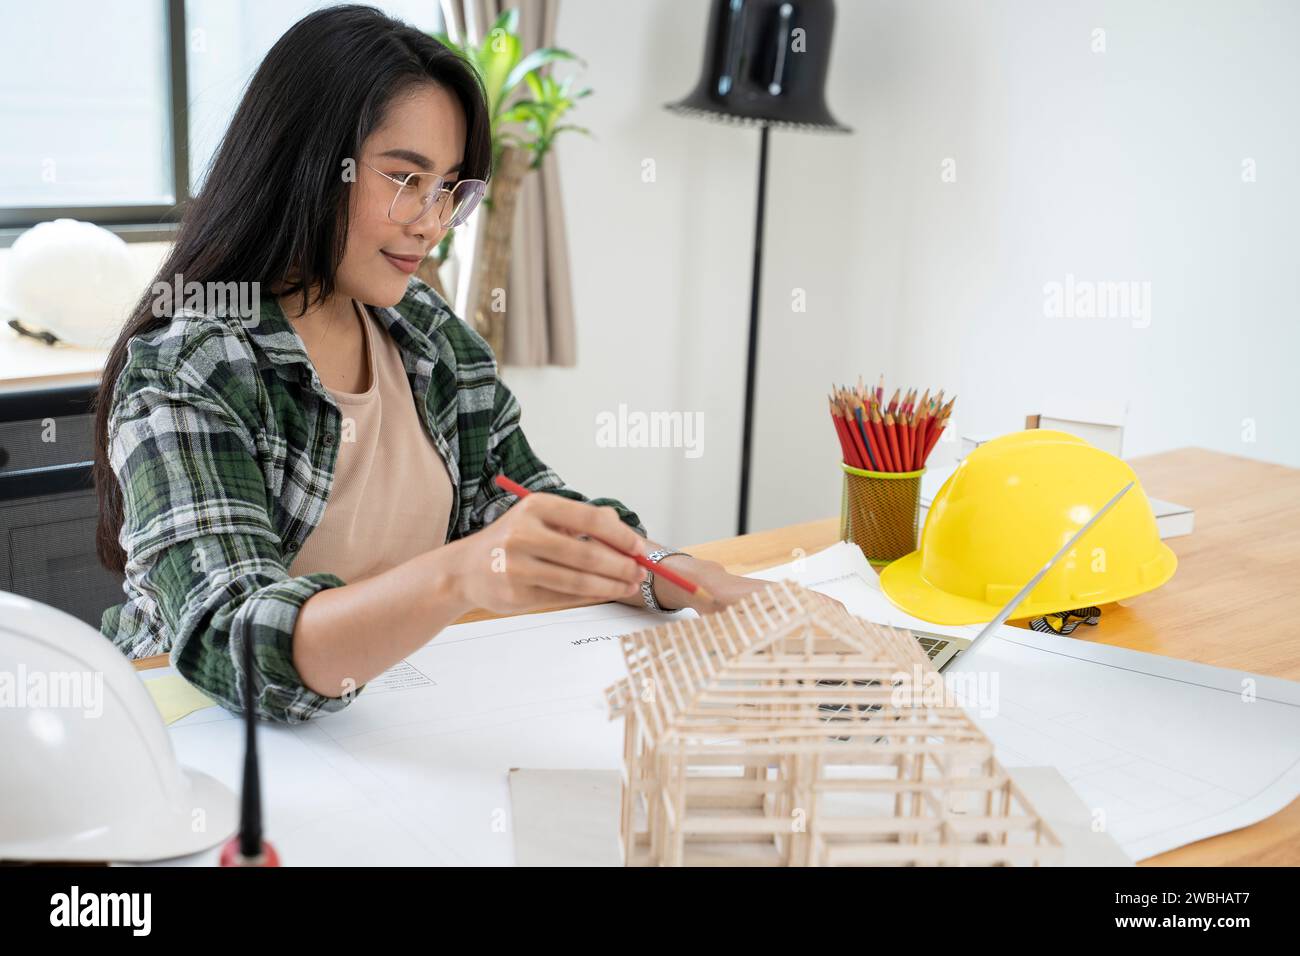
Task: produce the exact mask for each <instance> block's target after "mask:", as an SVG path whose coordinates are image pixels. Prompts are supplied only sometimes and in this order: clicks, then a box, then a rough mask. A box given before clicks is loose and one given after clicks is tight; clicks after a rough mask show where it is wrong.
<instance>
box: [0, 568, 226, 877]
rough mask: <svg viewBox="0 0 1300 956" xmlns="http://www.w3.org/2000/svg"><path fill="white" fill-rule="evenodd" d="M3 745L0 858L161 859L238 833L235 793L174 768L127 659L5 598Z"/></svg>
mask: <svg viewBox="0 0 1300 956" xmlns="http://www.w3.org/2000/svg"><path fill="white" fill-rule="evenodd" d="M0 740H2V741H4V750H5V758H6V759H5V768H4V772H3V773H0V807H2V808H3V810H2V811H0V860H68V861H97V860H119V861H144V860H159V859H165V858H169V857H175V856H184V855H187V854H191V853H197V852H199V851H201V850H205V849H207V848H209V847H212V846H215V845H216V844H218V843H220V842H221V841H222V840H224V839H225V838H226V837H228V836H229V835H230V834H231V833H233V832H234V831H235V829H236V825H237V819H238V804H237V801H236V799H235V795H234V794H233V793H232V792H231V791H230V789H229V788H228V787H226V786H225V785H223V784H221V783H219V782H218V781H217V780H215V779H213V778H212V777H209V776H208V775H207V774H204V773H198V772H197V771H194V770H183V769H182V768H181V767H180V766H179V765H178V764H177V762H176V754H175V752H174V751H173V750H172V745H171V738H169V737H168V735H167V728H166V726H165V725H164V723H163V719H162V715H161V714H160V713H159V712H158V708H157V707H155V706H154V703H153V699H152V698H151V697H150V696H149V692H148V691H147V690H146V689H145V686H144V683H143V682H142V681H141V680H140V678H139V676H138V675H137V674H136V672H135V670H134V669H133V668H132V667H131V665H130V664H129V663H127V660H126V658H125V657H124V656H123V655H122V653H121V651H119V650H118V649H117V648H116V647H114V646H113V644H112V642H111V641H109V640H108V639H107V638H106V637H104V636H103V635H102V634H100V633H99V631H97V630H95V629H94V628H92V627H90V626H89V625H88V624H86V623H84V622H82V621H79V620H77V619H76V618H75V617H72V616H71V615H70V614H65V613H64V612H63V611H59V610H56V609H55V608H52V607H49V606H47V605H44V604H40V603H38V602H36V601H32V600H29V599H27V598H24V597H21V596H19V595H17V594H10V593H9V592H7V591H0Z"/></svg>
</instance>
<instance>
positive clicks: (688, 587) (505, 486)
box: [494, 475, 715, 601]
mask: <svg viewBox="0 0 1300 956" xmlns="http://www.w3.org/2000/svg"><path fill="white" fill-rule="evenodd" d="M494 480H495V481H496V484H497V487H498V488H501V489H502V490H504V491H508V492H510V493H511V494H512V495H515V496H517V497H519V498H526V497H528V496H529V495H530V494H532V492H531V491H529V490H528V489H527V488H525V487H524V486H523V485H521V484H518V483H516V482H513V481H511V480H510V479H509V478H507V477H506V476H505V475H497V476H496V478H495V479H494ZM592 540H593V541H600V538H597V537H594V536H592ZM600 543H601V544H603V545H606V546H607V547H610V548H614V545H612V544H610V543H609V542H608V541H600ZM614 550H615V551H617V552H618V553H619V554H629V552H627V551H624V550H623V549H622V548H614ZM629 557H631V558H632V559H633V560H634V561H636V563H637V564H639V565H641V567H643V568H647V569H648V570H651V571H653V572H654V573H655V574H657V575H659V576H660V577H663V578H666V579H667V580H669V581H671V582H672V583H673V584H675V585H677V586H678V587H679V588H681V589H682V590H683V591H686V592H687V593H689V594H698V595H699V596H700V597H702V598H706V599H707V600H709V601H713V600H715V599H714V597H713V595H712V594H711V593H709V591H708V589H707V588H705V587H704V586H703V585H700V584H696V583H695V582H694V581H689V580H687V579H686V578H684V577H682V576H681V575H680V574H678V573H677V572H676V571H673V570H670V569H669V568H666V567H664V566H663V565H662V564H655V563H654V562H653V561H651V560H650V559H649V558H647V557H646V556H645V555H644V554H641V553H640V552H639V551H634V552H631V553H630V554H629Z"/></svg>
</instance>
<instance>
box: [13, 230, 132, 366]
mask: <svg viewBox="0 0 1300 956" xmlns="http://www.w3.org/2000/svg"><path fill="white" fill-rule="evenodd" d="M70 280H71V281H70ZM144 284H145V283H144V282H143V281H142V279H141V276H140V275H139V270H138V269H137V268H136V267H135V265H134V263H133V261H132V259H131V255H130V253H129V252H128V251H127V247H126V243H125V242H123V241H122V239H121V238H120V237H119V236H116V235H114V234H113V233H111V232H109V231H108V230H107V229H105V228H103V227H102V226H97V225H95V224H94V223H91V222H82V221H81V220H78V219H55V220H54V221H52V222H42V223H37V224H36V225H35V226H33V227H32V228H30V229H28V230H27V231H26V232H24V233H23V234H22V235H20V236H19V237H18V238H17V239H15V240H14V243H13V246H12V248H10V250H9V255H8V259H7V262H6V264H5V270H4V276H3V283H2V287H0V303H2V304H3V309H4V311H5V312H6V313H7V314H4V315H3V316H2V317H0V326H2V325H4V324H5V323H6V322H8V320H9V319H10V318H16V319H18V320H19V321H21V322H22V324H23V325H24V327H27V328H29V329H32V330H33V331H36V330H44V331H46V332H50V333H52V334H53V335H55V336H56V337H58V338H59V339H60V340H61V341H63V342H66V343H67V344H69V345H76V346H80V347H81V348H98V349H104V348H108V347H109V346H110V345H112V343H113V337H114V336H115V335H116V334H117V331H118V329H119V328H121V326H122V323H123V322H125V321H126V318H127V316H128V314H129V313H130V311H131V307H132V306H133V305H135V301H136V299H138V298H139V297H140V294H141V293H142V292H143V291H144Z"/></svg>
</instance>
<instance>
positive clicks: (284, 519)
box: [101, 279, 645, 722]
mask: <svg viewBox="0 0 1300 956" xmlns="http://www.w3.org/2000/svg"><path fill="white" fill-rule="evenodd" d="M371 311H372V312H373V313H374V314H375V315H376V316H377V317H378V319H379V320H380V321H381V322H382V323H383V324H384V325H385V326H386V327H387V328H388V332H389V334H390V335H391V336H392V338H393V340H394V342H395V343H396V344H397V346H398V348H399V350H400V351H401V353H402V360H403V363H404V364H405V366H406V374H407V378H408V379H409V381H410V384H411V392H412V395H413V396H414V400H415V405H416V408H417V410H418V411H419V415H420V420H421V421H422V423H423V424H424V427H425V429H426V430H427V432H428V433H429V435H430V436H432V438H433V441H434V443H435V444H436V445H437V447H438V451H439V452H440V453H441V454H442V457H443V458H444V460H445V461H446V463H447V470H448V472H449V473H450V475H451V480H452V490H453V499H452V512H451V516H450V518H449V520H448V528H447V540H448V541H452V540H455V539H457V538H462V537H464V536H465V535H468V534H472V533H473V532H475V531H477V530H479V529H481V528H482V527H484V526H485V525H487V524H489V523H491V522H492V521H494V520H496V519H497V518H498V517H500V516H501V514H503V513H504V512H505V511H506V509H507V508H508V507H509V506H510V505H511V504H512V503H513V502H514V500H515V499H514V497H513V496H511V495H509V494H507V493H506V492H504V491H502V490H501V489H499V488H498V487H497V486H496V484H495V483H494V482H493V481H492V478H493V477H494V476H495V475H498V474H505V475H507V476H509V477H510V478H513V479H514V480H515V481H518V482H519V483H520V484H522V485H524V486H525V487H527V488H529V489H531V490H535V491H541V490H544V491H550V492H553V493H556V494H560V495H563V496H565V497H567V498H572V499H574V500H577V501H587V500H590V501H591V502H592V504H598V505H611V506H613V507H614V508H615V509H617V511H618V512H619V515H620V516H621V517H622V519H623V521H624V522H626V523H627V524H628V525H630V526H631V527H633V528H635V529H636V530H637V532H638V533H640V534H642V535H644V534H645V528H644V527H642V525H641V522H640V519H639V518H638V517H637V516H636V515H635V514H634V513H633V512H631V511H629V510H628V509H627V508H626V507H625V506H624V505H622V504H621V503H620V502H618V501H615V500H613V499H610V498H595V499H587V498H586V497H584V496H583V495H581V494H579V493H578V492H576V491H574V490H573V489H571V488H567V487H566V486H565V484H564V482H563V481H562V480H561V479H560V477H559V475H557V474H556V473H555V472H554V471H552V470H551V469H550V468H548V467H547V466H546V465H545V464H543V463H542V462H541V461H540V460H538V458H537V456H536V455H535V454H533V450H532V449H531V448H530V447H529V445H528V440H527V439H526V438H525V437H524V433H523V431H522V430H521V429H520V427H519V414H520V413H519V403H518V402H517V401H516V400H515V397H514V395H512V394H511V392H510V390H509V389H508V388H506V386H505V385H504V384H502V382H501V379H500V378H499V377H498V375H497V363H496V359H495V357H494V356H493V354H492V351H491V349H490V348H489V347H488V344H487V342H486V341H484V339H483V338H482V337H481V336H480V335H478V334H477V333H476V332H475V331H474V330H473V329H471V328H470V327H469V326H468V325H466V324H465V323H464V322H462V321H461V320H460V319H459V318H457V317H456V316H455V315H454V314H453V313H452V312H451V310H450V309H449V308H448V307H447V304H446V303H445V302H444V301H443V300H442V299H441V298H440V297H439V296H438V295H437V294H436V293H435V292H434V291H433V290H432V289H431V288H429V286H428V285H426V284H425V283H423V282H421V281H420V280H418V279H413V280H412V281H411V283H410V286H409V287H408V289H407V292H406V296H405V297H404V298H403V299H402V301H401V302H399V303H398V304H397V305H396V306H395V307H393V308H373V307H372V309H371ZM341 421H342V416H341V413H340V412H339V408H338V405H337V404H336V403H335V401H334V399H333V397H332V396H331V395H330V394H329V392H328V391H327V390H326V389H325V387H324V386H323V385H322V384H321V381H320V378H319V377H318V376H317V374H316V370H315V368H314V367H313V365H312V364H311V361H310V359H309V358H308V357H307V354H306V352H304V351H303V347H302V340H301V339H300V338H299V337H298V334H297V333H296V332H295V331H294V329H293V326H292V325H291V324H290V322H289V320H288V319H287V318H286V317H285V314H284V312H283V311H282V310H281V309H280V307H279V305H278V303H277V302H276V300H275V297H274V296H271V295H265V296H263V297H262V301H261V303H260V314H259V315H258V316H257V318H256V319H252V318H246V319H241V318H240V317H238V316H237V315H236V316H232V317H222V316H213V315H201V314H197V313H194V312H186V311H184V310H177V312H176V314H175V317H174V318H173V319H172V321H171V324H170V325H169V326H168V327H166V328H164V329H160V330H157V331H154V332H152V333H149V334H148V335H144V336H137V337H136V338H134V339H132V340H131V342H130V345H129V350H128V357H127V361H126V364H125V366H124V368H123V370H122V373H121V375H120V376H119V378H118V380H117V383H116V386H115V388H114V391H113V397H112V405H111V412H110V418H109V426H108V429H109V458H110V461H111V463H112V468H113V471H114V473H115V474H116V475H117V479H118V482H119V484H120V486H121V489H122V496H123V506H124V521H123V525H122V531H121V535H120V537H119V540H120V542H121V545H122V548H123V549H124V550H125V552H126V555H127V562H126V581H125V583H124V584H123V586H122V590H123V591H124V592H125V594H126V596H127V598H128V600H127V601H126V602H125V603H124V604H119V605H116V606H114V607H112V608H109V609H108V610H107V611H105V612H104V616H103V621H102V623H101V630H102V631H103V633H104V634H105V635H106V636H108V637H109V638H111V639H112V641H113V643H114V644H116V645H117V646H118V647H119V648H120V649H121V650H122V651H123V652H124V653H126V655H127V656H128V657H131V658H138V657H147V656H149V655H153V654H161V653H168V654H169V655H170V659H171V663H172V664H173V665H174V666H175V667H176V669H177V670H178V671H179V672H180V673H181V674H182V675H183V676H184V677H185V678H186V679H187V680H188V681H190V682H191V683H192V684H194V685H195V686H196V687H198V688H199V689H200V690H202V691H203V692H204V693H206V694H208V695H209V696H211V697H212V698H213V699H215V700H216V701H218V702H219V703H220V704H221V705H222V706H224V707H226V708H228V709H230V710H232V711H235V712H237V713H239V712H242V710H243V700H244V690H243V680H242V677H241V676H240V675H241V669H240V667H239V665H238V662H239V661H241V660H242V656H243V650H242V649H243V646H244V642H245V641H252V642H253V653H254V659H255V673H254V675H253V679H254V681H255V687H254V690H255V693H256V700H257V711H258V713H259V714H260V715H261V716H264V717H268V718H270V719H272V720H277V721H282V722H298V721H304V720H307V719H308V718H310V717H312V716H313V715H315V714H316V713H318V712H321V711H324V712H333V711H337V710H341V709H342V708H343V707H345V706H347V704H348V702H349V699H350V698H330V697H323V696H321V695H320V694H317V693H315V692H314V691H312V690H310V689H309V688H307V687H305V686H304V685H303V683H302V680H301V678H300V677H299V675H298V672H297V670H296V669H295V668H294V666H293V658H292V650H291V644H292V638H293V628H294V621H295V620H296V618H297V615H298V610H299V609H300V608H301V607H302V604H303V602H304V601H306V600H307V599H308V598H309V597H311V596H312V595H313V594H315V593H316V592H317V591H319V590H321V589H322V588H331V587H341V586H342V585H343V584H344V583H345V582H344V581H343V580H342V579H340V578H339V577H337V576H335V575H333V574H330V573H326V572H316V573H313V574H305V575H301V576H299V577H293V576H290V574H289V573H288V571H287V567H288V565H289V564H290V562H291V561H292V556H293V555H294V554H296V553H297V551H298V550H299V549H300V548H301V547H302V545H303V541H304V540H306V538H307V536H308V535H310V534H311V532H312V530H313V529H314V528H315V527H316V526H317V525H318V524H319V523H320V520H321V517H322V516H323V514H324V511H325V503H326V501H327V500H328V498H329V491H330V483H331V481H332V479H333V475H334V466H335V462H336V459H337V457H338V442H339V434H340V428H341ZM430 520H432V517H431V518H430Z"/></svg>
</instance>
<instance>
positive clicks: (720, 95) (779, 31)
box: [667, 0, 852, 534]
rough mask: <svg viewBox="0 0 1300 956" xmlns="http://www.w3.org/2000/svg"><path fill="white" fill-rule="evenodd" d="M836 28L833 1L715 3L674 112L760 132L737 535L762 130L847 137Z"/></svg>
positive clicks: (758, 255)
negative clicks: (834, 78) (832, 77)
mask: <svg viewBox="0 0 1300 956" xmlns="http://www.w3.org/2000/svg"><path fill="white" fill-rule="evenodd" d="M834 25H835V4H834V3H833V2H832V0H713V15H712V18H711V19H710V21H709V36H708V39H707V41H705V46H704V72H703V74H702V75H701V76H700V82H699V84H698V85H697V86H696V87H695V89H694V90H693V91H692V92H691V94H690V95H689V96H687V97H686V98H685V99H684V100H680V101H679V102H676V103H669V104H667V108H668V109H670V110H673V111H674V112H677V113H684V114H687V115H690V116H701V117H704V118H706V119H712V120H720V121H723V122H730V123H740V124H743V125H746V126H758V127H759V139H758V213H757V217H756V219H755V223H754V271H753V276H752V279H751V285H750V292H749V343H748V348H747V354H746V360H745V361H746V364H745V424H744V430H743V431H742V433H741V436H742V437H741V445H740V513H739V517H738V518H737V522H736V533H737V534H745V533H746V532H747V531H748V530H749V458H750V447H751V442H752V434H753V425H754V385H755V373H756V371H757V365H758V291H759V283H760V281H761V277H762V271H763V212H764V206H765V205H766V200H767V133H768V130H769V129H770V128H771V127H773V126H778V127H783V128H787V129H796V130H815V131H824V132H836V133H849V132H852V130H850V129H849V127H847V126H844V125H843V124H841V123H839V122H837V121H836V119H835V117H833V116H831V113H830V110H828V109H827V108H826V96H825V87H826V72H827V70H828V69H829V67H830V59H831V31H832V29H833V27H834Z"/></svg>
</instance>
